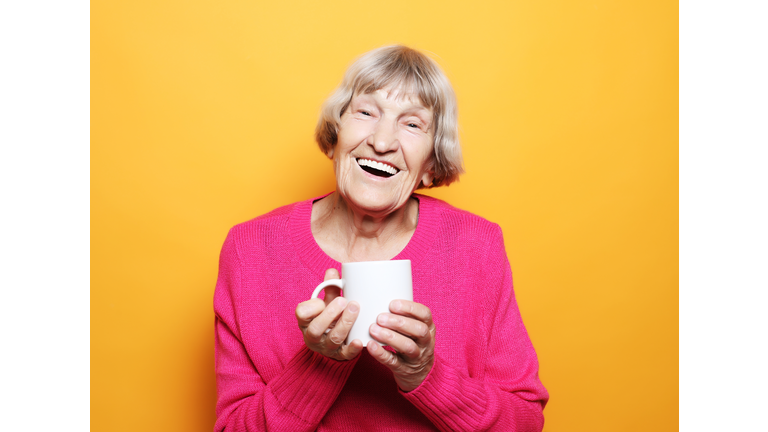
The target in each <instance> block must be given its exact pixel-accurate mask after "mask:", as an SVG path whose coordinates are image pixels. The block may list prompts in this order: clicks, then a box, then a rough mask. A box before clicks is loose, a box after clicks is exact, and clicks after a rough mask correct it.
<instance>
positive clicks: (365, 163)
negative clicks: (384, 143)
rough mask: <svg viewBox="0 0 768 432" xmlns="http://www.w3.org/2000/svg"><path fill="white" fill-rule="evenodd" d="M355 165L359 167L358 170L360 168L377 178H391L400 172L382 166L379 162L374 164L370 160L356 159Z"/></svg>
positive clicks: (390, 166)
mask: <svg viewBox="0 0 768 432" xmlns="http://www.w3.org/2000/svg"><path fill="white" fill-rule="evenodd" d="M357 164H358V165H360V168H362V169H363V170H364V171H365V172H367V173H370V174H373V175H375V176H378V177H392V176H393V175H395V174H397V173H398V172H400V170H398V169H397V168H395V167H393V166H392V165H387V164H383V163H381V162H376V161H373V160H370V159H363V158H358V159H357Z"/></svg>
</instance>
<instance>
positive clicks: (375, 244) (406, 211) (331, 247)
mask: <svg viewBox="0 0 768 432" xmlns="http://www.w3.org/2000/svg"><path fill="white" fill-rule="evenodd" d="M418 215H419V205H418V201H417V200H416V199H415V198H409V199H408V201H407V202H406V204H405V205H404V206H403V207H401V208H399V209H397V210H395V211H394V212H392V213H389V214H386V215H376V214H370V213H366V212H364V211H361V210H360V209H357V208H355V207H354V206H353V205H350V203H348V202H347V201H345V200H344V199H343V198H342V197H341V196H340V195H339V193H338V192H334V193H333V194H331V195H329V196H327V197H325V198H323V199H322V200H320V201H319V202H317V203H315V205H314V206H313V208H312V234H313V235H314V236H315V240H316V241H317V243H318V245H320V248H321V249H323V251H324V252H325V253H326V254H328V255H329V256H330V257H331V258H333V259H335V260H337V261H339V262H354V261H374V260H388V259H391V258H393V257H395V256H396V255H397V254H398V253H399V252H400V251H401V250H403V249H404V248H405V246H406V245H407V244H408V241H409V240H410V238H411V236H412V235H413V233H414V231H415V230H416V225H417V222H418Z"/></svg>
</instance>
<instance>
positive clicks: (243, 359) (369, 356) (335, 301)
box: [214, 46, 548, 431]
mask: <svg viewBox="0 0 768 432" xmlns="http://www.w3.org/2000/svg"><path fill="white" fill-rule="evenodd" d="M456 113H457V110H456V100H455V96H454V93H453V90H452V88H451V86H450V84H449V82H448V80H447V78H446V77H445V75H444V74H443V73H442V71H441V70H440V68H439V67H438V66H437V65H436V64H435V63H434V62H433V61H432V60H430V59H429V58H428V57H426V56H425V55H423V54H421V53H420V52H418V51H416V50H413V49H410V48H407V47H403V46H394V47H384V48H379V49H376V50H373V51H371V52H369V53H367V54H365V55H363V56H362V57H360V58H359V59H358V60H357V61H356V62H355V63H354V64H353V65H352V66H351V67H350V68H349V70H348V71H347V73H346V75H345V77H344V80H343V81H342V83H341V85H340V86H339V88H338V89H337V90H336V91H335V92H334V93H333V94H332V95H331V96H330V98H329V99H328V100H327V101H326V104H325V106H324V108H323V110H322V114H321V117H320V121H319V123H318V126H317V131H316V139H317V141H318V143H319V145H320V148H321V149H322V151H323V152H325V154H326V155H327V156H328V157H329V158H330V159H331V160H332V161H333V168H334V172H335V174H336V190H335V191H334V192H332V193H330V194H328V195H325V196H322V197H318V198H314V199H310V200H307V201H303V202H299V203H295V204H291V205H288V206H285V207H281V208H278V209H276V210H274V211H272V212H270V213H267V214H265V215H263V216H259V217H257V218H256V219H253V220H251V221H249V222H245V223H243V224H240V225H237V226H235V227H234V228H232V230H230V232H229V235H228V236H227V239H226V241H225V242H224V246H223V249H222V251H221V259H220V266H219V279H218V283H217V285H216V292H215V296H214V309H215V312H216V379H217V386H218V401H217V404H216V415H217V421H216V425H215V430H216V431H222V430H227V431H241V430H248V431H256V430H280V431H283V430H285V431H313V430H319V431H379V430H381V431H383V430H387V431H395V430H398V431H399V430H405V431H428V430H443V431H448V430H503V431H541V429H542V427H543V423H544V420H543V416H542V409H543V408H544V405H545V404H546V402H547V400H548V394H547V391H546V390H545V389H544V387H543V386H542V384H541V382H540V381H539V378H538V361H537V359H536V353H535V352H534V349H533V347H532V345H531V342H530V340H529V338H528V335H527V333H526V330H525V327H524V326H523V322H522V320H521V318H520V313H519V311H518V307H517V303H516V301H515V297H514V293H513V290H512V278H511V271H510V266H509V262H508V261H507V257H506V252H505V250H504V242H503V239H502V234H501V229H500V228H499V226H498V225H496V224H494V223H491V222H488V221H486V220H485V219H482V218H480V217H478V216H475V215H472V214H470V213H468V212H466V211H462V210H459V209H456V208H454V207H452V206H450V205H448V204H446V203H445V202H443V201H440V200H437V199H434V198H430V197H427V196H424V195H418V194H415V193H414V192H415V191H416V190H417V189H419V188H430V187H435V186H441V185H448V184H450V183H451V182H454V181H456V180H457V179H458V176H459V174H460V173H461V172H462V168H461V150H460V147H459V143H458V126H457V120H456V117H457V114H456ZM391 259H407V260H411V263H412V273H413V298H414V301H406V300H395V301H393V302H392V303H391V304H390V313H384V314H381V315H379V316H378V320H377V323H376V324H373V325H371V327H370V329H369V331H370V334H371V336H372V337H373V339H374V341H372V342H370V343H368V344H367V346H366V347H363V344H362V343H361V342H360V340H357V339H355V340H353V341H351V342H350V343H349V344H347V343H345V339H346V337H347V333H348V332H349V330H350V328H351V326H352V323H354V321H355V319H356V317H357V315H358V313H359V305H358V304H357V303H355V302H347V300H346V299H344V298H343V297H341V296H339V291H338V289H336V290H335V291H331V289H327V290H326V295H325V298H324V299H312V300H308V299H309V298H310V296H311V293H312V291H313V289H314V287H315V286H317V285H318V283H320V282H321V281H322V280H323V279H325V280H327V279H332V278H338V277H339V270H340V268H341V263H343V262H355V261H376V260H391ZM377 342H378V343H377ZM382 345H388V347H387V348H384V347H382Z"/></svg>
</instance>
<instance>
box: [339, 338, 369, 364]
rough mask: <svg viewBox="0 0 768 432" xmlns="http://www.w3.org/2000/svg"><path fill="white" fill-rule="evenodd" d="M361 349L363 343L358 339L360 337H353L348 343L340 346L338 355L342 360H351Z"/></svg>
mask: <svg viewBox="0 0 768 432" xmlns="http://www.w3.org/2000/svg"><path fill="white" fill-rule="evenodd" d="M369 343H370V342H369ZM362 351H363V343H362V342H361V341H360V339H355V340H353V341H352V342H351V343H350V344H349V345H344V346H343V347H341V349H340V350H339V357H340V358H341V359H342V360H352V359H353V358H355V357H357V356H358V355H360V353H361V352H362Z"/></svg>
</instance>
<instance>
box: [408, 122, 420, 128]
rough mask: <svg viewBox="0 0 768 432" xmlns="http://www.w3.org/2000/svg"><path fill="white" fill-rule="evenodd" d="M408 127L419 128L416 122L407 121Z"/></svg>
mask: <svg viewBox="0 0 768 432" xmlns="http://www.w3.org/2000/svg"><path fill="white" fill-rule="evenodd" d="M408 127H409V128H415V129H418V128H419V125H417V124H416V123H408Z"/></svg>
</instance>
